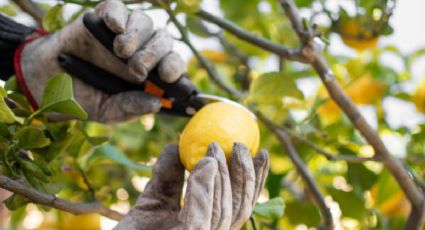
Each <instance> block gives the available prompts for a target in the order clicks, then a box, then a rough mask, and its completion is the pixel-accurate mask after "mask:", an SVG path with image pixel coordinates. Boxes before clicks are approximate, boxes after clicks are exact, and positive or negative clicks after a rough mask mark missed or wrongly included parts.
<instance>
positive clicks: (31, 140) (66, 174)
mask: <svg viewBox="0 0 425 230" xmlns="http://www.w3.org/2000/svg"><path fill="white" fill-rule="evenodd" d="M13 2H17V1H13ZM31 2H32V3H34V4H33V5H34V6H36V7H38V8H39V9H41V11H40V12H42V11H44V15H45V16H44V18H43V20H42V21H40V22H39V23H40V24H42V25H44V27H45V29H47V30H49V31H55V30H58V29H61V28H63V27H64V26H66V25H67V24H68V23H70V22H71V21H72V20H74V19H75V18H77V17H78V16H79V15H81V14H82V13H83V12H85V11H86V10H88V9H89V8H92V7H94V6H96V5H97V4H98V3H99V1H94V0H88V1H86V0H84V1H83V0H64V1H61V2H60V3H59V4H56V3H57V2H54V1H53V2H52V1H49V2H48V3H47V4H46V2H44V1H40V0H34V1H31ZM125 2H126V3H128V4H129V7H130V8H146V9H154V10H155V12H165V11H164V9H163V6H162V5H160V6H152V5H149V4H147V3H143V4H141V2H138V1H125ZM164 2H165V1H164ZM169 2H170V3H171V11H172V12H173V13H175V14H176V16H177V18H178V20H179V22H180V23H181V24H182V25H183V27H184V33H186V34H187V35H188V38H189V40H190V42H192V45H193V47H195V48H199V50H198V51H199V54H200V55H203V56H204V57H205V60H207V61H208V63H207V65H206V64H205V63H204V62H203V61H200V60H198V59H197V58H196V56H195V55H194V56H193V57H188V58H187V63H188V64H187V67H188V76H189V77H190V79H191V80H192V81H193V82H194V83H195V84H196V86H198V88H199V89H200V90H201V91H202V92H204V93H208V94H214V95H219V96H223V97H226V98H229V99H232V100H236V101H238V102H240V103H242V104H243V106H245V107H247V108H249V109H252V110H256V111H257V112H260V113H261V114H262V115H263V116H264V117H266V118H267V119H268V120H269V121H271V122H273V123H274V125H275V127H278V128H279V129H280V130H284V131H285V133H286V134H287V136H288V139H287V141H288V140H289V141H290V142H291V143H293V149H292V151H296V152H297V153H298V155H297V156H298V159H295V160H294V158H293V155H290V152H289V151H288V149H284V148H282V145H281V141H280V140H279V139H278V138H277V137H276V135H275V133H272V132H270V130H269V129H268V126H266V125H264V123H262V122H261V121H260V120H255V119H253V118H252V117H251V116H250V115H249V113H247V112H246V111H245V110H244V109H241V108H240V107H237V106H234V105H232V104H227V103H214V104H210V105H208V106H206V107H204V108H203V109H202V110H201V111H200V112H198V113H197V114H196V115H195V116H194V117H192V118H182V117H172V116H168V115H165V114H157V115H151V114H150V115H146V116H143V117H141V118H139V119H136V120H133V121H129V122H126V123H121V124H114V125H104V124H99V123H96V122H90V121H87V120H84V119H85V118H86V116H87V114H86V113H85V112H84V111H83V110H82V109H81V107H80V106H79V105H78V103H76V101H75V100H74V98H73V92H72V90H71V89H72V85H71V81H70V78H69V76H66V75H60V76H57V77H56V78H54V79H53V80H52V81H51V82H49V85H48V87H47V88H48V90H46V93H45V96H44V98H43V107H42V109H40V110H39V111H32V110H31V108H30V106H29V104H28V102H27V101H26V99H25V97H24V96H23V94H22V92H21V91H20V89H19V86H18V84H17V82H16V79H15V78H11V79H10V80H9V81H7V82H5V83H4V86H3V84H0V85H1V86H2V87H0V174H1V177H2V178H3V177H7V178H9V179H11V180H13V181H15V182H22V183H25V184H26V185H28V186H30V187H31V188H33V189H36V190H37V191H39V192H40V193H43V194H45V195H46V196H47V197H52V195H56V196H57V197H58V198H61V199H66V200H70V201H73V202H77V203H91V204H93V203H96V204H99V203H101V204H102V205H104V206H106V207H108V208H114V209H116V208H118V209H121V210H123V212H125V211H127V210H128V209H129V208H130V207H132V206H133V205H134V204H135V202H136V199H137V196H138V195H139V194H140V192H141V191H143V189H144V185H145V184H146V183H147V181H148V180H149V178H150V176H151V166H152V164H153V163H154V162H155V161H156V159H157V157H158V155H159V153H160V152H161V150H162V149H163V147H164V146H165V145H167V144H168V143H179V148H180V150H179V151H180V157H181V161H182V162H183V164H184V165H185V167H186V168H187V169H188V170H190V169H192V168H193V167H194V165H195V164H196V163H197V162H198V161H199V159H201V158H202V157H203V156H204V155H205V153H206V148H207V146H208V144H210V143H211V142H212V141H216V142H218V143H219V144H220V145H221V147H222V148H223V149H224V151H225V153H226V156H227V157H229V155H230V151H231V148H232V145H233V143H234V142H235V141H237V142H242V143H244V144H245V145H247V146H248V147H249V149H250V152H251V153H252V154H255V153H256V152H257V150H258V149H259V148H264V149H267V150H268V151H269V154H270V159H271V160H270V164H271V167H270V172H269V176H268V178H267V181H266V188H265V190H264V191H262V192H261V195H260V201H259V203H258V204H256V207H255V209H254V213H253V214H252V218H251V220H250V221H249V222H248V223H246V224H245V226H244V227H243V229H244V230H253V229H305V228H312V229H315V228H320V227H322V226H323V220H324V216H323V208H319V206H318V205H317V202H316V200H315V199H314V194H315V193H317V192H320V193H321V194H322V195H323V197H324V201H325V202H324V203H325V204H326V205H327V206H328V207H329V209H330V210H331V214H332V216H333V221H334V223H335V224H336V226H338V227H340V228H341V229H379V230H392V229H403V227H404V226H405V224H406V222H407V221H408V215H409V212H410V210H411V203H410V202H409V201H408V199H407V196H406V195H405V193H404V191H403V189H401V188H400V186H399V184H398V183H397V182H396V180H395V179H394V177H393V175H392V174H391V173H390V172H389V171H388V167H387V165H384V164H382V162H381V159H379V158H373V159H371V160H368V161H358V159H370V157H373V156H374V155H375V150H374V149H373V148H372V146H370V145H369V144H368V143H367V142H366V141H365V139H364V138H363V137H362V136H361V133H360V132H359V131H358V130H357V129H356V127H355V126H353V125H352V124H351V123H350V122H349V119H348V118H347V116H346V115H345V114H344V112H343V111H342V110H341V109H340V108H341V105H340V104H337V103H335V102H334V101H333V100H332V99H331V98H330V95H328V93H327V92H328V89H327V88H326V87H325V86H324V85H323V84H322V82H321V81H320V80H319V79H318V77H317V74H316V73H315V71H314V69H313V68H311V67H310V66H309V65H306V64H305V63H303V64H301V63H299V62H297V61H291V60H287V59H285V58H279V57H277V55H275V54H272V53H271V52H270V50H264V49H263V48H261V47H259V46H257V45H255V44H253V43H250V42H247V41H244V40H242V39H240V38H241V37H242V38H243V36H234V34H232V33H231V32H229V31H228V29H229V28H233V27H235V26H237V27H238V28H239V29H240V31H243V32H244V33H243V34H242V35H244V34H246V33H248V34H251V35H253V37H255V38H262V39H266V40H267V41H268V42H272V43H267V42H266V43H264V44H268V45H270V44H274V45H278V46H279V47H280V46H281V45H284V46H285V47H288V48H289V47H291V48H294V47H295V48H297V47H300V45H301V44H304V42H310V41H302V42H300V40H299V39H298V38H297V33H295V32H294V30H293V27H292V25H291V24H290V22H289V20H288V18H287V17H285V16H283V10H282V5H281V4H280V1H273V0H220V1H211V0H204V1H199V0H178V1H169ZM294 2H295V5H296V6H297V7H298V8H300V10H301V12H302V16H303V19H304V20H303V21H302V20H301V21H302V27H304V28H309V29H312V31H310V30H309V31H307V32H312V33H313V32H314V33H313V34H317V35H320V39H322V41H323V42H322V44H323V46H324V47H323V52H324V55H325V58H324V60H326V61H327V62H328V63H329V66H330V69H331V70H332V72H333V74H334V75H335V77H336V81H337V82H338V83H339V85H340V86H341V88H342V89H343V91H344V92H345V94H346V95H347V98H348V99H350V100H351V101H352V102H353V103H354V105H355V106H356V107H358V108H360V114H362V115H365V116H364V117H366V121H367V122H369V123H371V124H373V125H372V128H373V130H375V131H376V132H377V133H378V134H379V135H380V137H382V139H383V142H384V144H385V145H386V146H387V147H388V148H389V150H390V152H391V154H392V155H393V156H394V157H397V158H398V159H399V161H400V163H402V165H403V167H404V168H405V169H406V170H407V171H408V172H409V173H408V175H409V179H413V178H414V179H415V181H416V182H417V185H418V187H419V186H420V185H421V182H422V181H424V179H425V172H424V170H423V169H424V164H425V163H424V162H425V123H424V121H425V118H424V116H425V115H424V110H425V109H424V108H425V80H424V77H423V76H424V70H423V55H424V54H425V50H424V49H419V48H418V49H416V50H412V51H410V52H405V51H404V50H400V49H399V48H400V47H398V46H399V44H397V43H394V44H393V43H391V42H393V41H394V40H391V41H389V40H388V36H387V35H389V34H391V33H392V30H393V29H392V28H391V26H390V25H397V24H399V23H392V20H397V19H396V18H393V17H392V15H393V11H394V9H397V5H394V1H393V0H377V1H371V0H357V1H354V0H348V1H331V0H295V1H294ZM400 2H401V1H399V4H407V5H410V4H411V5H413V4H414V3H410V2H409V3H405V2H404V1H403V3H400ZM406 2H408V1H406ZM1 4H3V5H1V6H0V12H2V13H4V14H7V15H9V16H11V17H16V15H18V17H19V15H23V13H24V12H23V11H22V9H20V8H19V6H18V5H16V4H15V3H12V1H5V2H2V3H1ZM404 6H406V5H404ZM209 7H212V8H211V10H210V8H209ZM394 7H395V8H394ZM412 7H414V6H412ZM201 9H203V10H204V11H207V12H208V13H211V14H213V15H216V16H220V17H218V18H219V19H221V20H225V22H227V24H221V25H219V26H212V25H211V23H206V22H205V20H203V18H202V17H200V15H202V14H201V13H200V12H199V11H200V10H201ZM147 12H151V11H147ZM163 15H166V14H163ZM402 17H403V18H407V19H409V20H410V18H409V17H410V15H402ZM27 19H28V20H29V18H27ZM166 19H168V18H166ZM19 20H20V19H19ZM170 23H173V22H171V21H170ZM221 27H223V28H225V29H223V28H221ZM313 28H316V29H317V31H313V30H314V29H313ZM397 29H398V28H394V30H397ZM416 29H417V30H418V31H419V30H420V29H421V28H420V26H418V27H416ZM418 34H419V33H418ZM239 35H240V34H239ZM409 36H412V38H413V37H415V36H417V34H411V35H409ZM175 37H176V38H183V37H181V34H177V35H175ZM254 40H255V39H254ZM314 40H317V39H314ZM339 40H341V41H342V42H343V44H342V46H347V47H348V48H351V49H352V50H353V51H356V52H349V53H347V54H345V50H346V49H344V48H347V47H342V46H340V45H339ZM181 41H184V39H181ZM211 42H212V43H211ZM263 42H264V40H263ZM389 43H391V44H390V45H388V44H389ZM210 44H213V45H211V46H210ZM204 45H205V46H204ZM181 46H182V45H181V44H179V45H178V47H181ZM204 47H208V48H204ZM267 47H268V49H270V46H267ZM271 47H274V46H271ZM195 50H197V49H195ZM289 50H290V51H297V50H298V49H295V50H292V49H289ZM340 50H342V51H344V52H339V51H340ZM303 51H305V52H308V51H309V49H304V50H303ZM388 60H391V61H388ZM205 66H207V67H210V68H212V69H214V72H215V73H216V76H218V78H216V79H211V78H210V77H209V71H206V70H205V68H204V67H205ZM217 79H219V80H218V81H219V82H221V83H224V84H225V85H226V86H228V87H230V88H232V89H237V90H239V91H240V92H241V94H240V95H239V96H238V97H234V95H231V94H229V93H227V92H226V91H224V90H222V88H221V87H220V86H218V85H217V84H216V83H217ZM328 80H329V79H328ZM75 93H77V92H75ZM51 111H54V112H59V113H65V114H67V115H69V116H72V117H74V118H75V119H73V120H70V121H62V122H51V121H49V120H48V119H47V117H46V116H45V113H46V112H51ZM356 116H358V114H357V115H356ZM358 122H359V123H357V124H360V125H361V122H362V121H361V120H358ZM260 137H261V138H260ZM289 150H291V149H289ZM326 154H328V155H326ZM329 154H330V155H329ZM338 157H341V158H338ZM350 159H351V160H350ZM352 159H355V160H354V161H353V160H352ZM356 160H357V161H356ZM294 162H301V163H302V164H303V165H304V166H305V167H304V168H305V169H306V170H307V172H308V174H309V175H310V176H311V178H310V179H311V180H306V179H305V176H303V174H302V173H301V171H300V170H299V168H298V167H296V166H295V165H294ZM309 183H314V184H315V185H316V187H317V191H313V190H311V189H310V186H308V184H309ZM422 183H423V182H422ZM0 185H1V186H3V184H2V183H0ZM12 192H13V191H12ZM0 195H2V197H4V205H5V206H6V207H7V208H8V210H9V211H10V212H9V214H5V215H6V216H7V218H9V219H10V222H8V223H6V224H5V225H4V226H0V228H5V229H100V227H101V226H106V225H108V224H109V225H112V223H111V222H103V221H104V220H105V219H104V218H100V217H99V216H98V215H94V214H87V215H83V216H74V215H72V214H68V213H64V212H62V211H60V212H59V211H55V210H52V208H50V207H49V206H48V205H47V206H46V205H30V203H33V202H34V200H31V199H28V198H27V197H24V196H21V195H19V194H18V193H15V194H12V195H10V193H3V192H2V193H1V194H0ZM34 210H36V211H34ZM34 213H35V214H34ZM40 213H41V214H40ZM34 217H36V218H34ZM34 219H37V221H34ZM2 223H3V222H2ZM30 224H32V225H30Z"/></svg>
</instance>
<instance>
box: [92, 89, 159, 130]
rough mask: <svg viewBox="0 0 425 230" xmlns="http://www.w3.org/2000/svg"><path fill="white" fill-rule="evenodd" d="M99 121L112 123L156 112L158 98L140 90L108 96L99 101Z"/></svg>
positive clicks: (157, 109)
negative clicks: (101, 101)
mask: <svg viewBox="0 0 425 230" xmlns="http://www.w3.org/2000/svg"><path fill="white" fill-rule="evenodd" d="M100 104H101V107H100V109H99V121H100V122H103V123H113V122H118V121H125V120H129V119H131V118H134V117H137V116H140V115H143V114H148V113H156V112H158V111H159V110H160V109H161V102H160V100H159V98H157V97H154V96H151V95H149V94H146V93H144V92H142V91H128V92H123V93H119V94H115V95H111V96H109V97H108V98H107V99H106V100H105V101H104V102H103V103H100Z"/></svg>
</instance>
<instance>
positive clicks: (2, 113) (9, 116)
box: [0, 87, 23, 124]
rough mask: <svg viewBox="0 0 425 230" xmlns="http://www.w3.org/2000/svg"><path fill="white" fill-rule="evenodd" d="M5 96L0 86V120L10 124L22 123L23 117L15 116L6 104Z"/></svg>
mask: <svg viewBox="0 0 425 230" xmlns="http://www.w3.org/2000/svg"><path fill="white" fill-rule="evenodd" d="M6 96H7V93H6V90H5V89H4V88H2V87H0V122H2V123H6V124H11V123H15V122H18V123H23V119H22V118H19V117H16V116H15V114H14V113H13V112H12V110H11V109H10V108H9V106H8V105H7V104H6V101H5V100H4V99H5V97H6Z"/></svg>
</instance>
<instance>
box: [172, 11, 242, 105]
mask: <svg viewBox="0 0 425 230" xmlns="http://www.w3.org/2000/svg"><path fill="white" fill-rule="evenodd" d="M165 10H166V11H167V13H168V15H169V16H170V19H171V21H172V22H173V23H174V25H175V26H176V27H177V29H178V30H179V32H180V34H181V36H182V37H181V39H182V41H183V42H184V43H186V45H187V46H188V47H189V48H190V50H191V51H192V53H193V54H194V55H195V57H196V58H197V59H198V60H199V63H200V64H201V66H202V67H203V68H204V69H205V70H206V71H207V73H208V75H209V76H210V79H211V80H212V81H213V82H214V83H215V84H217V85H218V86H219V87H220V88H222V89H223V90H224V91H226V92H227V93H229V94H230V95H232V96H233V97H236V98H237V99H240V98H241V97H242V94H241V93H240V92H239V91H237V90H235V89H233V88H231V87H230V86H228V85H227V84H226V83H225V82H223V80H222V79H221V78H220V76H218V73H217V71H216V70H215V69H214V68H213V67H212V66H211V64H210V63H209V62H208V60H207V59H206V58H205V57H204V56H203V55H202V54H201V53H199V52H198V50H196V48H195V47H194V46H193V44H192V43H191V42H190V40H189V38H188V36H187V31H186V30H185V28H184V27H183V26H182V25H181V24H180V22H179V21H178V20H177V18H176V16H175V15H174V12H173V11H172V10H171V9H169V8H165Z"/></svg>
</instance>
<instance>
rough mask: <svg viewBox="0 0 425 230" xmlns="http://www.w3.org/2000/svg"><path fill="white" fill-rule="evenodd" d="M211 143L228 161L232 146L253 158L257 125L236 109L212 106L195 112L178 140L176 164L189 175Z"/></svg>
mask: <svg viewBox="0 0 425 230" xmlns="http://www.w3.org/2000/svg"><path fill="white" fill-rule="evenodd" d="M211 142H217V143H218V144H219V145H220V147H221V148H222V149H223V151H224V153H225V154H226V158H227V161H229V159H230V155H231V151H232V148H233V143H235V142H239V143H242V144H244V145H246V146H247V147H248V149H249V151H250V152H251V154H252V156H254V155H255V154H256V152H257V150H258V145H259V142H260V131H259V129H258V124H257V122H256V120H255V118H254V117H252V115H251V114H250V113H249V112H248V111H246V110H245V109H244V108H241V107H240V106H237V105H233V104H231V103H226V102H215V103H211V104H209V105H206V106H205V107H203V108H202V109H201V110H199V111H198V112H197V113H196V114H195V115H194V116H193V117H192V119H191V120H190V121H189V123H188V124H187V125H186V127H185V129H184V130H183V133H182V134H181V136H180V142H179V152H180V160H181V162H182V163H183V165H184V167H185V168H186V169H187V170H189V171H191V170H192V169H193V167H195V165H196V164H197V163H198V161H199V160H201V159H202V158H203V157H204V156H205V154H206V152H207V148H208V145H209V144H210V143H211Z"/></svg>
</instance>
